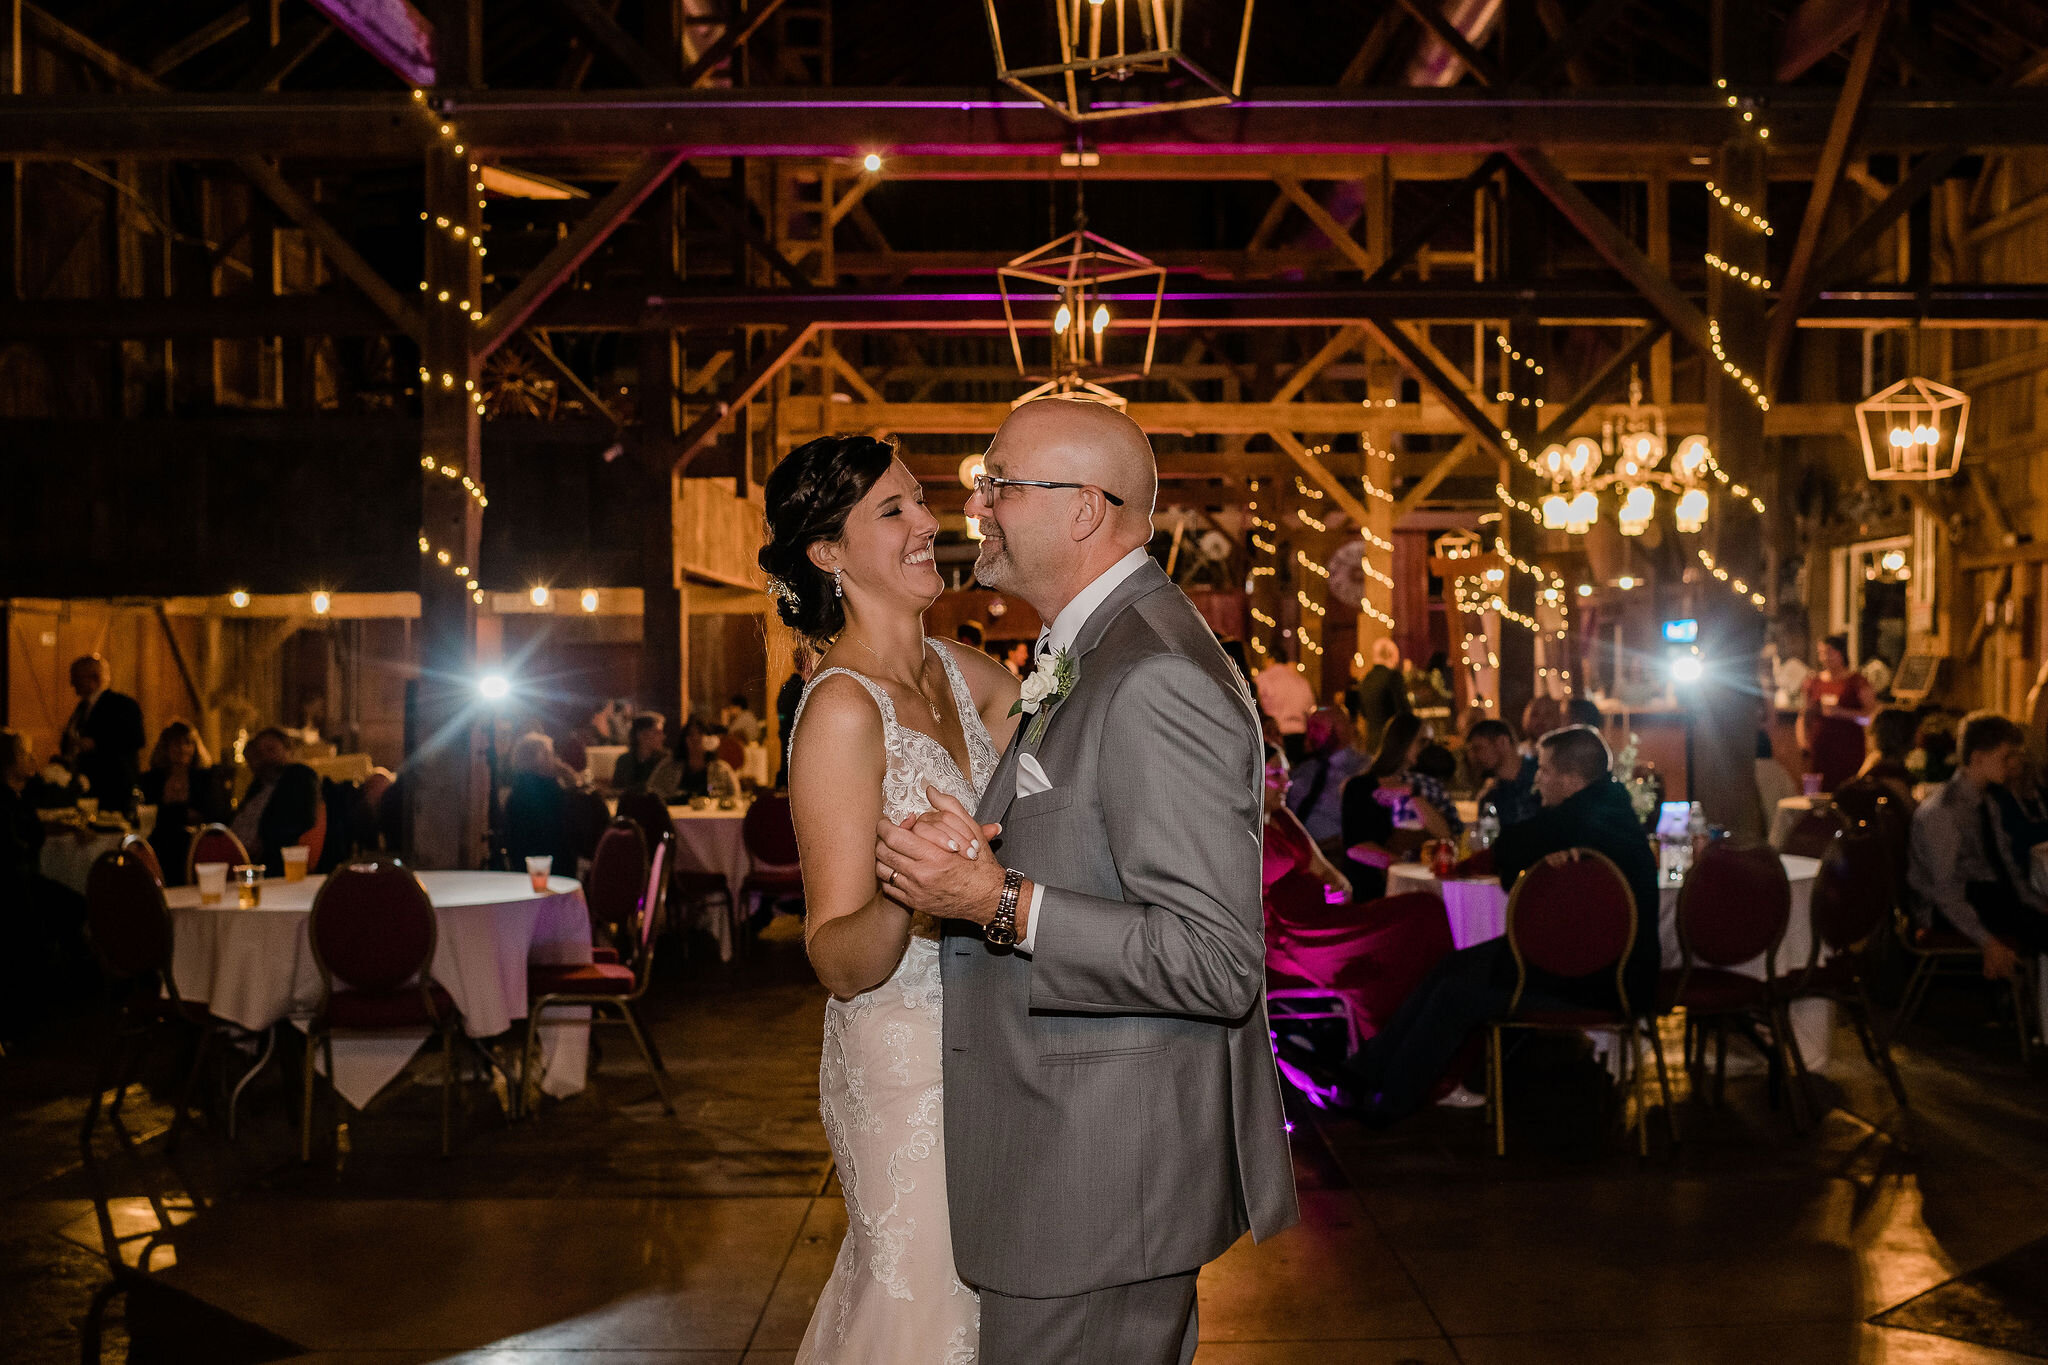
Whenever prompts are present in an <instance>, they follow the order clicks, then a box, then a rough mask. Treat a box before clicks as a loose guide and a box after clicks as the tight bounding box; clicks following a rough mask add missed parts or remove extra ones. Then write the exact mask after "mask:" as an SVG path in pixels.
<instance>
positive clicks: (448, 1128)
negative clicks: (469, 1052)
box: [441, 1025, 456, 1160]
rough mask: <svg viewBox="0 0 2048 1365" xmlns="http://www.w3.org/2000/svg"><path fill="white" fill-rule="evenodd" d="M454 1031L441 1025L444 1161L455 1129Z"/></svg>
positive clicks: (442, 1146) (442, 1139) (450, 1148)
mask: <svg viewBox="0 0 2048 1365" xmlns="http://www.w3.org/2000/svg"><path fill="white" fill-rule="evenodd" d="M455 1066H456V1061H455V1030H454V1029H452V1028H449V1027H447V1026H446V1025H443V1026H442V1028H441V1156H442V1159H443V1160H446V1159H447V1157H448V1156H449V1154H450V1153H451V1152H452V1151H453V1143H452V1139H451V1134H452V1133H453V1132H454V1128H455Z"/></svg>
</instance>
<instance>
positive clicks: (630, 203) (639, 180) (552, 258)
mask: <svg viewBox="0 0 2048 1365" xmlns="http://www.w3.org/2000/svg"><path fill="white" fill-rule="evenodd" d="M682 164H683V154H682V153H680V152H657V153H655V154H654V155H653V156H650V157H648V158H646V159H645V160H644V161H642V162H640V164H639V165H638V166H636V167H634V169H633V170H632V171H631V172H630V173H629V174H628V175H627V176H626V178H625V179H623V180H621V181H620V182H619V183H618V184H617V185H615V186H613V187H612V192H611V193H610V194H607V195H606V196H605V197H604V198H602V199H600V200H598V201H597V203H596V205H595V206H593V207H592V208H591V210H590V212H589V213H586V214H585V215H583V219H582V221H581V222H579V223H577V224H576V226H575V228H574V229H572V230H571V231H570V233H569V235H568V236H567V237H564V238H563V239H562V240H561V241H559V242H557V243H555V247H554V250H552V251H550V252H548V254H547V255H546V256H544V257H542V258H541V262H540V264H539V265H536V266H535V267H534V268H533V269H532V270H530V271H528V272H527V274H526V278H525V279H523V280H521V281H520V282H519V284H518V286H517V287H516V288H514V289H513V291H512V292H511V293H509V294H507V295H506V296H505V297H504V298H502V299H500V300H499V301H498V306H497V307H495V308H493V309H492V310H491V311H490V315H489V316H488V317H486V318H485V319H484V320H483V321H482V322H480V323H478V324H477V336H476V355H477V358H478V359H479V360H481V359H482V358H483V357H485V356H487V355H489V354H490V353H491V352H492V351H495V350H496V349H498V347H500V346H502V345H504V343H505V339H506V338H507V337H509V336H511V335H512V334H513V333H514V332H516V331H518V330H519V329H520V328H521V327H523V326H525V325H526V320H527V319H528V318H530V317H532V316H533V313H534V310H535V309H537V308H539V307H540V306H541V304H543V303H545V302H546V301H547V299H548V296H549V295H550V294H553V293H554V292H555V290H557V289H559V288H560V287H561V286H562V285H563V284H564V283H565V282H566V281H567V280H568V278H569V277H570V276H571V275H573V274H575V273H576V269H577V267H578V266H580V265H582V264H583V262H584V261H586V260H588V259H589V258H590V253H591V252H593V251H595V250H597V249H598V247H599V246H601V245H603V243H604V240H605V238H607V237H609V236H611V235H612V233H613V232H614V231H615V230H616V229H617V228H618V226H619V224H621V223H623V222H625V221H626V219H628V218H629V217H631V216H632V214H633V210H634V209H637V208H639V207H640V205H641V203H642V201H644V200H645V199H646V198H647V196H648V195H650V194H652V193H654V191H655V190H657V189H659V188H660V187H661V182H662V181H664V180H666V179H668V177H669V176H670V174H672V173H673V172H674V171H675V169H676V167H678V166H680V165H682Z"/></svg>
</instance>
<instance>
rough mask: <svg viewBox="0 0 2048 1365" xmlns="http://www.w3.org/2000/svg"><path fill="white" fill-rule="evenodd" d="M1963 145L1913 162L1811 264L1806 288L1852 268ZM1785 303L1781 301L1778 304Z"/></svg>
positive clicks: (1938, 177) (1812, 290)
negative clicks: (1899, 177) (1873, 204)
mask: <svg viewBox="0 0 2048 1365" xmlns="http://www.w3.org/2000/svg"><path fill="white" fill-rule="evenodd" d="M1965 151H1966V149H1965V148H1962V147H1941V148H1937V149H1936V150H1934V151H1931V152H1929V153H1928V154H1927V155H1925V156H1923V157H1921V158H1920V159H1919V160H1918V161H1916V162H1914V163H1913V169H1912V170H1911V171H1909V172H1907V174H1906V178H1905V179H1903V180H1901V181H1900V182H1899V183H1898V184H1896V185H1894V186H1893V187H1892V190H1891V193H1889V194H1887V195H1885V197H1884V198H1883V199H1881V200H1879V201H1878V203H1877V204H1876V206H1875V207H1873V208H1872V209H1871V210H1870V212H1869V213H1868V214H1866V215H1865V216H1864V218H1863V221H1862V222H1860V223H1858V224H1857V225H1856V226H1855V227H1853V228H1851V229H1850V230H1849V233H1848V235H1847V236H1845V237H1844V238H1842V240H1841V241H1839V242H1837V243H1835V245H1834V247H1833V249H1832V250H1830V251H1829V252H1828V254H1827V256H1826V257H1825V258H1823V259H1822V261H1821V263H1820V264H1819V265H1817V266H1815V267H1814V268H1813V274H1812V276H1811V277H1810V279H1809V281H1808V284H1807V292H1808V293H1809V294H1815V293H1818V292H1820V291H1821V290H1824V289H1826V288H1827V287H1828V286H1829V285H1831V284H1833V283H1834V282H1835V281H1836V280H1838V279H1841V278H1842V277H1843V276H1845V275H1847V274H1848V273H1849V272H1850V271H1851V270H1853V269H1854V268H1855V265H1856V261H1857V259H1858V258H1859V257H1861V256H1862V255H1863V253H1864V252H1866V251H1868V250H1870V248H1871V247H1873V246H1875V245H1877V243H1878V240H1879V239H1880V238H1882V237H1883V236H1884V234H1885V233H1887V232H1889V231H1890V230H1891V226H1892V224H1894V223H1896V222H1898V221H1899V219H1901V218H1903V217H1904V216H1905V215H1906V213H1907V212H1908V211H1909V210H1911V209H1912V207H1913V205H1915V204H1917V203H1919V202H1920V200H1921V199H1923V198H1925V197H1926V195H1927V192H1928V191H1929V190H1931V189H1933V188H1934V187H1935V186H1936V185H1938V184H1940V183H1941V181H1942V180H1943V179H1944V178H1945V177H1946V176H1947V175H1948V173H1949V172H1950V171H1951V170H1953V169H1954V168H1955V165H1956V163H1957V162H1959V161H1961V160H1962V159H1963V156H1964V154H1965ZM1778 306H1779V307H1780V308H1782V307H1784V304H1783V303H1780V304H1779V305H1778Z"/></svg>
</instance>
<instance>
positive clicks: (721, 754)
mask: <svg viewBox="0 0 2048 1365" xmlns="http://www.w3.org/2000/svg"><path fill="white" fill-rule="evenodd" d="M718 758H719V760H720V761H721V762H723V763H724V764H725V765H726V766H727V767H729V768H731V769H732V770H733V771H734V772H738V771H739V770H740V769H741V768H744V767H746V766H747V746H746V745H745V744H743V743H741V742H740V738H739V736H738V735H726V736H725V737H724V738H722V739H720V740H719V741H718Z"/></svg>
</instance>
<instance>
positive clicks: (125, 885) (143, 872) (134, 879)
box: [85, 845, 171, 980]
mask: <svg viewBox="0 0 2048 1365" xmlns="http://www.w3.org/2000/svg"><path fill="white" fill-rule="evenodd" d="M144 847H145V848H146V847H148V845H144ZM85 922H86V926H87V928H88V929H89V930H90V931H91V934H92V946H93V951H94V952H95V953H97V954H98V955H99V959H100V962H101V963H102V964H103V965H104V966H105V967H106V969H107V974H108V975H109V976H113V977H118V978H121V979H123V980H135V979H137V978H142V977H148V976H152V975H155V974H157V973H162V974H163V976H164V978H165V979H166V980H168V979H169V977H170V965H171V913H170V910H169V909H168V908H166V906H165V905H164V887H163V883H162V882H161V881H159V880H158V879H157V874H156V870H155V869H154V868H153V867H151V866H150V865H149V864H147V863H144V862H143V861H142V859H141V857H139V856H138V855H137V854H135V853H134V852H132V851H130V850H129V849H127V848H119V849H110V850H109V851H107V852H105V853H102V854H101V855H100V856H99V858H98V859H97V860H95V861H94V863H93V865H92V869H91V870H90V871H89V872H87V873H86V876H85Z"/></svg>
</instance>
